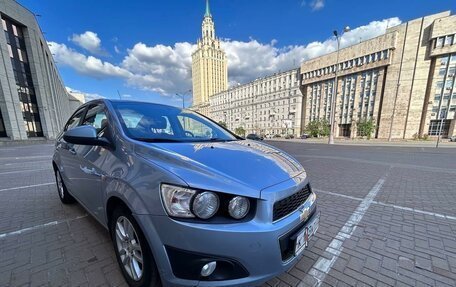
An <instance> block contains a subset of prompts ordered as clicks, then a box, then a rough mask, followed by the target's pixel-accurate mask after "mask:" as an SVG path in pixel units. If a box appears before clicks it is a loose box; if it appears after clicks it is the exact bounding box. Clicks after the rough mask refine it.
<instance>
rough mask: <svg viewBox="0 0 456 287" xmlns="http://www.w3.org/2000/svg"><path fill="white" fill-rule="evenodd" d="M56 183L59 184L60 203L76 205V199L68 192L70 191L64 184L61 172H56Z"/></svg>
mask: <svg viewBox="0 0 456 287" xmlns="http://www.w3.org/2000/svg"><path fill="white" fill-rule="evenodd" d="M55 182H56V184H57V193H58V194H59V198H60V201H61V202H62V203H63V204H72V203H75V202H76V200H75V199H74V197H73V196H72V195H71V194H70V193H69V192H68V189H67V188H66V186H65V183H64V182H63V178H62V175H61V174H60V171H59V170H56V171H55Z"/></svg>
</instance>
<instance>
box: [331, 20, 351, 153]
mask: <svg viewBox="0 0 456 287" xmlns="http://www.w3.org/2000/svg"><path fill="white" fill-rule="evenodd" d="M348 31H350V27H348V26H347V27H345V28H344V31H343V32H345V33H346V32H348ZM333 34H334V36H335V37H336V41H337V57H336V68H335V70H334V84H333V93H332V97H331V119H330V120H331V127H330V129H329V140H328V144H334V133H335V128H336V127H335V126H336V102H337V101H336V100H337V76H338V75H337V74H338V72H339V52H340V37H339V33H338V32H337V30H334V31H333ZM341 34H342V33H341Z"/></svg>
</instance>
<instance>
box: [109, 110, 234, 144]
mask: <svg viewBox="0 0 456 287" xmlns="http://www.w3.org/2000/svg"><path fill="white" fill-rule="evenodd" d="M113 106H114V109H115V110H116V113H117V116H118V117H119V119H120V122H121V125H122V128H123V130H124V132H125V133H126V134H127V136H128V137H130V138H132V139H135V140H139V141H145V142H203V141H235V140H238V138H237V137H236V136H235V135H233V134H232V133H230V132H229V131H227V130H225V129H223V128H222V127H220V126H219V125H217V124H216V123H214V122H212V121H211V120H209V119H207V118H205V117H203V116H201V115H199V114H197V113H195V112H192V111H189V110H182V109H179V108H175V107H170V106H164V105H158V104H152V103H138V102H113Z"/></svg>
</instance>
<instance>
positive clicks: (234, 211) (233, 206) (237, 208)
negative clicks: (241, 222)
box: [228, 196, 250, 219]
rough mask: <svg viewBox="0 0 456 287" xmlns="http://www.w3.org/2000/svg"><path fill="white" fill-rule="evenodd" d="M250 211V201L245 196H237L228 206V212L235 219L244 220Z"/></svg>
mask: <svg viewBox="0 0 456 287" xmlns="http://www.w3.org/2000/svg"><path fill="white" fill-rule="evenodd" d="M249 210H250V201H249V200H248V199H247V198H245V197H243V196H236V197H234V198H233V199H231V200H230V203H229V204H228V212H229V214H230V215H231V217H233V218H234V219H241V218H244V217H245V216H246V215H247V214H248V213H249Z"/></svg>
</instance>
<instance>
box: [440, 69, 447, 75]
mask: <svg viewBox="0 0 456 287" xmlns="http://www.w3.org/2000/svg"><path fill="white" fill-rule="evenodd" d="M445 74H446V68H440V69H439V76H445Z"/></svg>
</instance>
